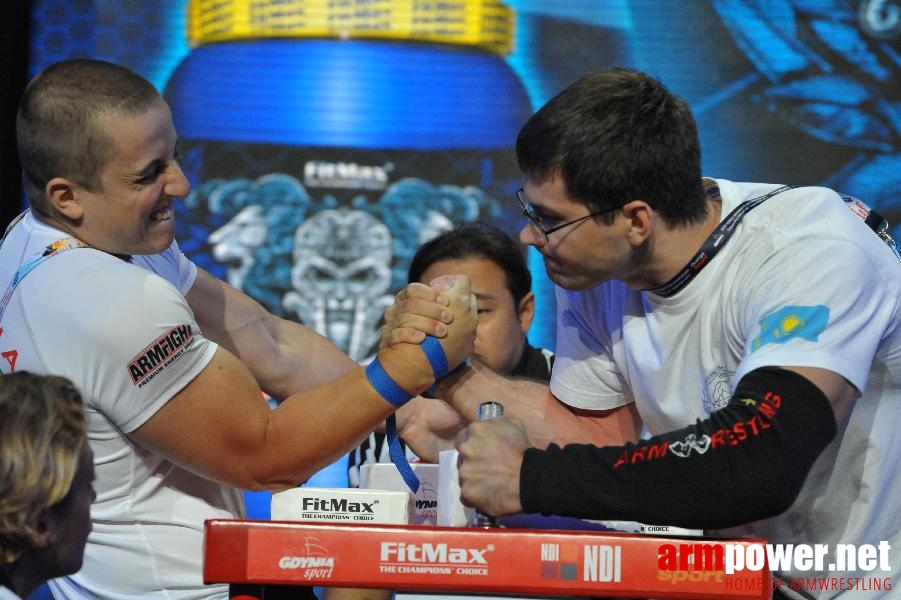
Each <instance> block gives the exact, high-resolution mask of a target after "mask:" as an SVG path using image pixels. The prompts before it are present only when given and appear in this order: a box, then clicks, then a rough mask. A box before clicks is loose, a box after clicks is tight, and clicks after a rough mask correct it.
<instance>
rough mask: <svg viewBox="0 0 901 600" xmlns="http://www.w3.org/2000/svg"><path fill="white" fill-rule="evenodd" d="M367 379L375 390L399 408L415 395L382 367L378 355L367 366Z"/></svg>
mask: <svg viewBox="0 0 901 600" xmlns="http://www.w3.org/2000/svg"><path fill="white" fill-rule="evenodd" d="M366 379H368V380H369V384H370V385H372V387H374V388H375V391H377V392H378V393H379V395H380V396H381V397H382V398H384V399H385V400H387V401H388V402H389V403H390V404H392V405H393V406H395V407H397V408H400V407H401V406H403V405H404V404H406V403H407V401H408V400H409V399H410V398H412V397H413V394H409V393H407V391H406V390H405V389H404V388H402V387H400V386H399V385H397V383H396V382H395V381H394V380H393V379H391V377H390V376H389V375H388V373H386V372H385V369H384V368H383V367H382V363H380V362H379V359H378V357H376V358H374V359H373V360H372V362H371V363H369V364H368V365H367V366H366Z"/></svg>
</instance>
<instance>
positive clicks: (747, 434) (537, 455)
mask: <svg viewBox="0 0 901 600" xmlns="http://www.w3.org/2000/svg"><path fill="white" fill-rule="evenodd" d="M835 434H836V424H835V417H834V416H833V414H832V408H831V406H830V404H829V401H828V400H827V399H826V397H825V395H824V394H823V393H822V392H821V391H820V389H819V388H818V387H816V386H815V385H814V384H812V383H811V382H810V381H808V380H807V379H806V378H804V377H802V376H800V375H798V374H797V373H794V372H792V371H787V370H785V369H779V368H776V367H765V368H761V369H756V370H754V371H752V372H751V373H748V374H747V375H746V376H745V377H743V378H742V380H741V381H740V382H739V384H738V387H737V388H736V390H735V395H734V396H733V397H732V400H731V401H730V402H729V404H728V405H727V406H725V407H724V408H722V409H720V410H718V411H716V412H715V413H713V414H711V415H710V417H709V418H707V419H705V420H703V421H701V420H699V421H697V422H696V423H695V424H694V425H691V426H689V427H686V428H684V429H680V430H678V431H671V432H669V433H666V434H663V435H658V436H655V437H652V438H650V439H648V440H642V441H640V442H639V443H637V444H627V445H625V446H608V447H601V448H599V447H596V446H590V445H583V444H573V445H569V446H566V447H565V448H560V447H559V446H557V445H554V444H552V445H551V446H550V447H549V448H548V449H547V450H537V449H535V448H530V449H529V450H527V451H526V454H525V456H524V458H523V464H522V467H521V469H520V499H521V502H522V505H523V508H524V510H525V511H526V512H540V513H544V514H556V515H564V516H573V517H581V518H587V519H620V520H634V521H639V522H642V523H650V524H662V525H677V526H683V527H692V528H697V529H718V528H723V527H732V526H736V525H739V524H742V523H747V522H750V521H756V520H758V519H763V518H766V517H771V516H774V515H777V514H779V513H781V512H783V511H784V510H786V509H787V508H788V507H789V506H791V503H792V502H793V501H794V499H795V498H796V497H797V495H798V492H799V491H800V489H801V485H802V484H803V482H804V478H805V477H806V476H807V473H808V471H809V470H810V467H811V466H812V465H813V462H814V461H815V460H816V458H817V456H819V454H820V452H822V450H823V449H824V448H825V447H826V446H827V445H828V444H829V442H830V441H831V440H832V438H833V437H835Z"/></svg>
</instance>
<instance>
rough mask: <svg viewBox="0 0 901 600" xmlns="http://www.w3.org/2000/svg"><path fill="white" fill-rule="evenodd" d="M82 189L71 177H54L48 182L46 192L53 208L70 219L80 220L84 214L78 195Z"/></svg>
mask: <svg viewBox="0 0 901 600" xmlns="http://www.w3.org/2000/svg"><path fill="white" fill-rule="evenodd" d="M81 189H82V188H81V187H80V186H78V184H76V183H75V182H73V181H72V180H71V179H66V178H65V177H54V178H53V179H51V180H50V181H48V182H47V186H46V187H45V188H44V193H45V194H46V196H47V201H48V203H49V204H50V206H51V207H53V210H55V211H56V212H58V213H60V214H61V215H63V216H65V217H66V218H68V219H71V220H73V221H78V220H80V219H81V218H82V217H83V216H84V208H83V207H82V206H81V202H80V201H79V197H78V195H79V190H81Z"/></svg>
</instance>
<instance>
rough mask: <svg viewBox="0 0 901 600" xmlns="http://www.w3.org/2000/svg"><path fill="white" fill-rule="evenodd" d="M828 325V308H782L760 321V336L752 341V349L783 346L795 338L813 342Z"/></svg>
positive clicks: (820, 305) (820, 306)
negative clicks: (769, 345) (775, 345)
mask: <svg viewBox="0 0 901 600" xmlns="http://www.w3.org/2000/svg"><path fill="white" fill-rule="evenodd" d="M828 323H829V307H828V306H823V305H822V304H818V305H816V306H783V307H782V308H780V309H778V310H776V311H774V312H771V313H770V314H768V315H767V316H765V317H764V318H762V319H761V320H760V335H759V336H758V337H757V338H756V339H755V340H754V343H753V345H752V349H753V350H757V349H758V348H760V347H761V346H765V345H766V344H784V343H786V342H787V341H789V340H793V339H795V338H801V339H802V340H807V341H809V342H815V341H817V338H819V335H820V334H821V333H822V332H823V330H824V329H826V325H827V324H828Z"/></svg>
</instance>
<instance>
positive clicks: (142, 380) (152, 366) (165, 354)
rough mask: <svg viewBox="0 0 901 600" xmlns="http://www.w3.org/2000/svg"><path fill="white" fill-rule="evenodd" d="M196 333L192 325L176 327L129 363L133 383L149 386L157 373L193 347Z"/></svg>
mask: <svg viewBox="0 0 901 600" xmlns="http://www.w3.org/2000/svg"><path fill="white" fill-rule="evenodd" d="M193 341H194V331H193V330H192V329H191V326H190V325H187V324H185V325H176V326H175V327H173V328H172V329H170V330H169V331H167V332H166V333H164V334H163V335H161V336H160V337H158V338H157V339H156V340H155V341H153V342H152V343H151V344H150V345H149V346H147V347H146V348H144V349H143V350H142V351H141V352H140V354H138V355H137V356H135V357H134V358H133V359H131V362H129V363H128V373H129V375H131V382H132V383H133V384H135V385H136V386H138V387H139V388H142V387H144V386H145V385H147V384H148V383H149V382H150V380H151V379H153V378H154V377H155V376H156V375H157V373H159V372H160V371H162V370H163V369H164V368H166V367H168V366H169V365H170V364H172V363H173V362H174V361H175V360H176V359H177V358H178V357H179V356H181V355H182V354H184V352H185V351H186V350H187V349H188V348H189V347H190V346H191V344H192V343H193Z"/></svg>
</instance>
